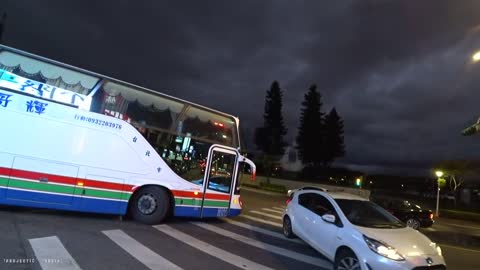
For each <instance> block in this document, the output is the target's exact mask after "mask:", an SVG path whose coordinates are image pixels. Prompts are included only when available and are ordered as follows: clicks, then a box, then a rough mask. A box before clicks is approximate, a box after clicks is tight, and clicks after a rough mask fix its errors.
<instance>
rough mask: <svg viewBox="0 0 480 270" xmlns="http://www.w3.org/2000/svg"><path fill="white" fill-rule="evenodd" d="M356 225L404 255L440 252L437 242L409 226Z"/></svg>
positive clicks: (369, 235)
mask: <svg viewBox="0 0 480 270" xmlns="http://www.w3.org/2000/svg"><path fill="white" fill-rule="evenodd" d="M355 227H356V228H357V229H358V230H359V231H360V232H361V233H363V234H364V235H366V236H367V237H369V238H373V239H375V240H377V241H380V242H383V243H385V244H388V245H390V246H391V247H393V248H395V249H396V250H397V252H398V253H400V254H402V256H404V257H405V256H406V257H411V256H421V255H437V254H438V253H437V250H436V247H435V243H433V242H432V241H431V240H430V239H428V237H426V236H425V235H423V234H422V233H421V232H419V231H417V230H414V229H411V228H408V227H407V228H400V229H374V228H366V227H360V226H355Z"/></svg>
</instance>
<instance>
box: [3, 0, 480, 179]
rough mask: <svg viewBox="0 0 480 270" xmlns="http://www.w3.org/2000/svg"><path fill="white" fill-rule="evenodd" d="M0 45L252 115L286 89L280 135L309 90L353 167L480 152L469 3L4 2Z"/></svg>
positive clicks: (479, 31) (479, 97)
mask: <svg viewBox="0 0 480 270" xmlns="http://www.w3.org/2000/svg"><path fill="white" fill-rule="evenodd" d="M2 11H6V12H7V13H8V21H7V25H6V29H5V36H4V43H5V44H6V45H9V46H13V47H16V48H19V49H23V50H26V51H29V52H32V53H36V54H40V55H42V56H46V57H49V58H53V59H56V60H59V61H62V62H66V63H69V64H72V65H75V66H79V67H82V68H85V69H89V70H92V71H95V72H99V73H102V74H106V75H110V76H113V77H116V78H118V79H122V80H125V81H128V82H132V83H135V84H139V85H142V86H146V87H148V88H152V89H155V90H158V91H161V92H164V93H167V94H171V95H174V96H177V97H180V98H184V99H186V100H189V101H193V102H196V103H199V104H202V105H206V106H209V107H213V108H216V109H219V110H222V111H226V112H228V113H231V114H234V115H238V116H239V117H240V118H241V124H242V125H243V127H244V131H245V132H244V133H245V136H246V137H248V138H249V139H248V140H247V142H248V141H250V140H251V135H250V134H251V133H252V132H253V129H254V128H255V127H256V126H258V125H260V124H261V122H262V118H261V117H262V113H263V104H264V96H265V91H266V90H267V89H268V88H269V86H270V84H271V83H272V81H273V80H278V81H279V82H280V85H281V87H282V88H283V90H284V117H285V119H286V122H287V124H288V127H289V134H288V137H289V141H293V138H294V137H295V136H296V133H297V126H298V116H299V111H300V103H301V101H302V99H303V95H304V93H305V92H306V90H307V89H308V87H309V85H310V84H312V83H315V84H317V85H318V88H319V90H320V91H321V93H322V95H323V102H324V110H325V111H328V110H330V109H331V108H332V106H336V108H337V110H338V112H339V114H340V115H341V116H342V117H343V118H344V121H345V129H346V133H345V142H346V145H347V156H346V157H345V158H344V159H342V160H341V163H342V164H345V165H349V166H351V167H352V168H360V169H370V170H373V171H376V170H385V169H386V170H389V171H395V172H402V173H405V174H409V173H411V172H422V170H427V169H428V168H429V166H431V164H432V163H433V162H435V161H436V160H441V159H459V158H478V157H479V156H480V136H479V137H475V136H474V137H462V136H460V131H461V130H462V129H463V128H464V127H466V126H468V125H469V124H471V123H473V122H474V121H476V119H477V117H478V116H480V91H479V90H480V79H479V77H480V67H477V66H475V65H473V64H472V63H471V62H469V56H470V55H471V53H472V52H473V51H475V50H476V49H480V1H475V0H472V1H466V0H465V1H458V0H451V1H445V0H424V1H401V0H398V1H390V0H378V1H377V0H371V1H369V0H356V1H353V0H352V1H348V0H342V1H318V0H310V1H300V0H299V1H291V0H272V1H267V0H262V1H246V0H242V1H223V0H219V1H193V0H192V1H169V2H166V1H153V0H142V1H137V0H136V1H133V0H102V1H86V0H78V1H64V0H55V1H53V0H52V1H49V0H45V1H38V0H32V1H24V0H2V4H1V6H0V12H2ZM249 144H250V145H247V146H248V147H253V145H252V144H251V143H249Z"/></svg>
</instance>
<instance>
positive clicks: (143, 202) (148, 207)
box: [137, 194, 157, 215]
mask: <svg viewBox="0 0 480 270" xmlns="http://www.w3.org/2000/svg"><path fill="white" fill-rule="evenodd" d="M137 205H138V207H137V208H138V211H140V213H142V214H144V215H151V214H152V213H153V212H155V209H157V201H156V200H155V198H154V197H153V195H152V194H143V195H142V196H140V198H138V204H137Z"/></svg>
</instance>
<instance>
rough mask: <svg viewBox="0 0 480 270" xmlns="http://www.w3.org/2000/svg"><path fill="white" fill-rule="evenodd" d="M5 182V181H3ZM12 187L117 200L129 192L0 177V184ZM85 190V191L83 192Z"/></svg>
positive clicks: (124, 197)
mask: <svg viewBox="0 0 480 270" xmlns="http://www.w3.org/2000/svg"><path fill="white" fill-rule="evenodd" d="M4 182H5V183H4ZM6 183H8V186H9V187H12V188H21V189H29V190H36V191H45V192H53V193H61V194H72V195H79V196H81V195H84V196H89V197H98V198H105V199H117V200H128V199H129V198H130V196H131V194H122V193H120V192H115V191H106V190H96V189H89V188H80V187H76V188H75V187H72V186H62V185H55V184H52V183H41V182H30V181H23V180H18V179H10V182H8V179H6V178H0V185H5V186H7V184H6ZM83 190H85V192H83Z"/></svg>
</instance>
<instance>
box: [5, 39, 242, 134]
mask: <svg viewBox="0 0 480 270" xmlns="http://www.w3.org/2000/svg"><path fill="white" fill-rule="evenodd" d="M2 50H6V51H10V52H13V53H16V54H19V55H22V56H25V57H29V58H33V59H36V60H40V61H43V62H46V63H48V64H52V65H56V66H60V67H62V68H65V69H69V70H72V71H76V72H79V73H83V74H86V75H90V76H95V77H98V78H99V79H100V80H105V79H106V80H108V81H111V82H115V83H118V84H123V85H124V86H129V87H132V88H136V89H138V90H141V91H144V92H147V93H151V94H154V95H159V96H162V97H165V98H168V99H172V100H174V101H178V102H183V103H187V104H189V105H193V106H195V107H199V108H202V109H204V110H207V111H210V112H213V113H217V114H221V115H223V116H226V117H232V118H234V119H235V121H236V123H237V125H238V123H239V119H238V117H237V116H234V115H232V114H228V113H225V112H222V111H218V110H215V109H212V108H209V107H206V106H203V105H200V104H197V103H194V102H191V101H187V100H184V99H181V98H177V97H173V96H171V95H167V94H164V93H161V92H157V91H155V90H152V89H149V88H146V87H143V86H139V85H135V84H133V83H129V82H125V81H122V80H119V79H115V78H112V77H109V76H106V75H102V74H99V73H95V72H92V71H89V70H86V69H82V68H79V67H76V66H72V65H69V64H66V63H62V62H59V61H56V60H52V59H49V58H46V57H43V56H39V55H36V54H33V53H29V52H26V51H22V50H19V49H15V48H12V47H9V46H5V45H3V44H0V52H1V51H2ZM97 84H98V83H97ZM92 90H93V89H92Z"/></svg>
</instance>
